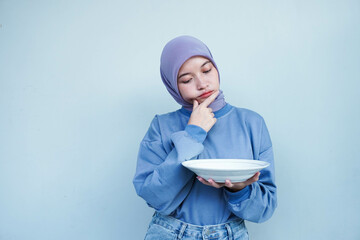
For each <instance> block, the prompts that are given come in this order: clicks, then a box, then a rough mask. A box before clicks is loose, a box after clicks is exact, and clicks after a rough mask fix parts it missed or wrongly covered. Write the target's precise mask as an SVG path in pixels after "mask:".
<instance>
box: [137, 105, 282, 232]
mask: <svg viewBox="0 0 360 240" xmlns="http://www.w3.org/2000/svg"><path fill="white" fill-rule="evenodd" d="M190 115H191V112H190V111H188V110H186V109H184V108H181V109H180V110H178V111H175V112H171V113H167V114H163V115H156V116H155V118H154V119H153V121H152V123H151V125H150V128H149V130H148V132H147V133H146V135H145V137H144V139H143V140H142V142H141V144H140V150H139V154H138V161H137V168H136V173H135V177H134V180H133V183H134V186H135V189H136V192H137V194H138V195H139V196H140V197H142V198H143V199H144V200H145V201H146V202H147V204H148V205H149V206H150V207H152V208H154V209H155V210H156V211H158V212H160V213H162V214H165V215H171V216H173V217H175V218H177V219H179V220H182V221H185V222H187V223H190V224H195V225H214V224H221V223H224V222H227V221H229V220H232V219H234V218H242V219H244V220H248V221H252V222H263V221H265V220H267V219H269V218H270V217H271V216H272V214H273V212H274V210H275V208H276V205H277V198H276V185H275V181H274V180H275V179H274V158H273V150H272V144H271V139H270V136H269V132H268V130H267V127H266V125H265V122H264V119H263V118H262V117H261V116H260V115H259V114H257V113H255V112H253V111H250V110H247V109H243V108H236V107H233V106H231V105H230V104H227V105H226V106H224V107H223V108H222V109H220V110H218V111H217V112H215V117H216V118H217V121H216V123H215V125H214V126H213V127H212V128H211V129H210V131H209V132H208V133H206V131H204V130H203V129H202V128H200V127H198V126H195V125H187V123H188V121H189V117H190ZM201 158H223V159H230V158H231V159H232V158H241V159H256V160H261V161H266V162H269V163H270V166H269V167H267V168H265V169H263V170H262V171H261V174H260V179H259V181H257V182H255V183H253V184H251V185H249V186H247V187H245V188H244V189H242V190H241V191H238V192H235V193H233V192H229V191H228V190H226V188H220V189H217V188H214V187H210V186H206V185H204V184H202V183H201V182H199V181H198V180H197V179H196V175H195V174H194V173H193V172H191V171H190V170H188V169H186V168H185V167H183V166H182V164H181V162H183V161H186V160H190V159H201Z"/></svg>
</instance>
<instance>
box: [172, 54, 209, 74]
mask: <svg viewBox="0 0 360 240" xmlns="http://www.w3.org/2000/svg"><path fill="white" fill-rule="evenodd" d="M207 61H209V59H208V58H206V57H202V56H194V57H191V58H189V59H188V60H186V61H185V62H184V63H183V65H181V67H180V69H179V73H180V72H181V71H186V70H191V69H192V68H198V67H201V66H202V65H203V64H204V63H205V62H207ZM210 62H211V61H210Z"/></svg>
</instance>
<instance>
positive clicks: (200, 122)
mask: <svg viewBox="0 0 360 240" xmlns="http://www.w3.org/2000/svg"><path fill="white" fill-rule="evenodd" d="M218 94H219V90H217V91H216V92H214V93H213V94H211V95H210V96H209V97H208V98H207V99H205V100H204V101H203V102H202V103H201V104H199V103H198V102H197V101H196V100H194V101H193V111H192V113H191V116H190V119H189V122H188V124H189V125H190V124H191V125H196V126H199V127H201V128H202V129H204V130H205V131H206V132H209V131H210V129H211V128H212V127H213V126H214V124H215V123H216V118H215V117H214V116H215V115H214V113H213V112H212V109H211V108H209V107H208V106H209V105H210V104H211V103H212V102H213V101H214V100H215V98H216V97H217V95H218Z"/></svg>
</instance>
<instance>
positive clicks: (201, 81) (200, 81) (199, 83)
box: [196, 77, 207, 90]
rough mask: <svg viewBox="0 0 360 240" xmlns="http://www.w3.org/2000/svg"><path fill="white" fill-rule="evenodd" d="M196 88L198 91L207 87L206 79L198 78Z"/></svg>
mask: <svg viewBox="0 0 360 240" xmlns="http://www.w3.org/2000/svg"><path fill="white" fill-rule="evenodd" d="M196 86H197V88H198V90H202V89H204V88H206V87H207V82H206V81H205V79H203V78H201V77H198V78H197V81H196Z"/></svg>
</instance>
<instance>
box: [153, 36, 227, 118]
mask: <svg viewBox="0 0 360 240" xmlns="http://www.w3.org/2000/svg"><path fill="white" fill-rule="evenodd" d="M194 56H202V57H205V58H207V59H209V60H210V61H211V62H212V64H213V65H214V66H215V67H216V69H217V71H218V72H219V69H218V68H217V66H216V63H215V61H214V59H213V57H212V55H211V52H210V50H209V48H208V47H207V46H206V45H205V44H204V43H203V42H201V41H200V40H199V39H196V38H194V37H191V36H180V37H177V38H174V39H173V40H171V41H170V42H168V43H167V44H166V45H165V47H164V49H163V51H162V54H161V60H160V73H161V79H162V81H163V82H164V84H165V86H166V88H167V90H168V91H169V93H170V94H171V96H172V97H173V98H174V99H175V101H176V102H178V103H179V104H181V105H182V106H183V107H184V108H185V109H187V110H189V111H192V109H193V105H192V104H191V103H188V102H186V101H185V100H184V99H183V98H182V97H181V95H180V92H179V89H178V86H177V76H178V72H179V69H180V67H181V66H182V65H183V64H184V62H186V60H188V59H189V58H191V57H194ZM219 81H220V74H219ZM225 104H226V102H225V99H224V94H223V93H222V91H221V90H220V92H219V95H218V96H217V97H216V99H215V100H214V102H212V103H211V104H210V105H209V107H210V108H212V110H213V111H214V112H215V111H217V110H219V109H221V108H222V107H224V106H225Z"/></svg>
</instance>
